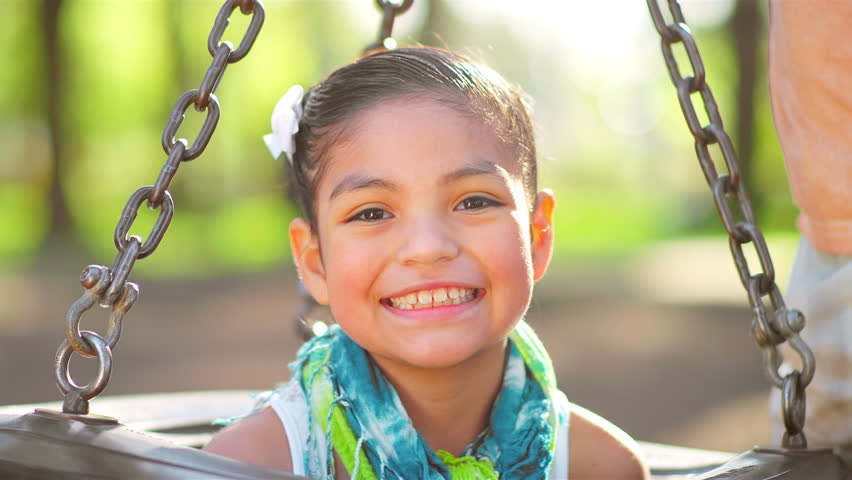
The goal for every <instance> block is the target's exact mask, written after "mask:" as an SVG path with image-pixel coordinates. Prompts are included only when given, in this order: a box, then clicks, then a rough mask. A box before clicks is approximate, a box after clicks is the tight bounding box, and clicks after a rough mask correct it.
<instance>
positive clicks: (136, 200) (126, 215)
mask: <svg viewBox="0 0 852 480" xmlns="http://www.w3.org/2000/svg"><path fill="white" fill-rule="evenodd" d="M237 7H239V8H240V11H241V12H242V13H243V14H245V15H251V16H252V19H251V22H250V23H249V26H248V28H247V30H246V32H245V34H244V35H243V38H242V40H241V42H240V44H239V46H238V47H237V48H236V49H234V48H233V45H232V44H231V43H230V42H223V41H222V35H223V34H224V32H225V29H226V28H227V26H228V23H229V22H230V17H231V14H232V13H233V11H234V10H235V9H236V8H237ZM264 17H265V13H264V9H263V3H262V2H261V0H227V1H226V2H225V3H224V5H222V8H221V9H220V10H219V13H218V14H217V15H216V20H215V22H214V24H213V29H212V30H211V31H210V35H209V37H208V39H207V48H208V50H209V51H210V55H212V56H213V62H212V63H211V65H210V67H209V68H208V69H207V73H206V74H205V75H204V79H203V80H202V82H201V86H200V87H199V88H198V89H195V90H190V91H188V92H186V93H184V94H183V95H181V96H180V98H178V101H177V103H176V104H175V106H174V108H172V111H171V114H170V115H169V121H168V123H167V124H166V127H165V129H164V130H163V137H162V144H163V150H165V151H166V154H167V155H168V160H167V161H166V164H165V166H163V168H162V169H161V171H160V175H159V177H158V178H157V182H156V183H155V184H154V185H147V186H144V187H141V188H139V189H138V190H136V192H134V193H133V195H131V196H130V199H129V200H128V201H127V204H126V205H125V207H124V210H123V211H122V213H121V217H120V219H119V221H118V224H117V225H116V227H115V236H114V240H115V246H116V248H117V249H118V255H116V257H115V261H114V262H113V264H112V266H110V267H109V268H107V267H106V266H103V265H89V266H88V267H86V268H85V269H84V270H83V273H82V274H81V276H80V283H82V285H83V288H84V289H85V292H84V293H83V295H82V296H81V297H80V298H79V299H78V300H77V301H76V302H74V304H73V305H71V308H70V309H69V310H68V314H67V316H66V319H65V336H66V339H65V340H64V341H63V342H62V345H60V347H59V350H58V351H57V352H56V361H55V374H56V384H57V386H58V387H59V390H60V391H61V392H62V393H63V394H64V395H65V401H64V402H63V405H62V411H63V412H64V413H65V414H71V415H86V414H88V413H89V400H90V399H92V398H94V397H96V396H97V395H99V394H100V393H101V392H102V391H103V390H104V388H106V384H107V382H108V381H109V377H110V373H111V371H112V350H113V349H114V348H115V346H116V344H117V343H118V339H119V337H120V336H121V321H122V320H123V319H124V315H125V314H126V313H127V311H128V310H130V308H131V307H132V306H133V304H134V303H135V302H136V299H137V298H138V296H139V287H138V286H137V285H136V284H134V283H131V282H128V281H127V278H128V277H129V276H130V271H131V270H132V269H133V265H134V263H136V260H139V259H142V258H145V257H147V256H149V255H151V254H152V253H154V250H156V249H157V246H158V245H159V244H160V241H161V240H162V239H163V235H164V234H165V233H166V229H168V227H169V223H171V221H172V217H173V216H174V201H173V200H172V196H171V194H170V193H169V191H168V188H169V185H170V184H171V181H172V179H173V178H174V176H175V173H177V169H178V167H179V166H180V164H181V163H182V162H188V161H190V160H193V159H195V158H198V156H199V155H201V153H202V152H204V149H205V148H206V147H207V144H208V143H209V142H210V138H211V137H212V135H213V132H214V131H215V129H216V124H217V123H218V122H219V100H218V99H217V98H216V95H214V92H215V91H216V87H217V86H218V85H219V81H220V80H221V79H222V75H223V74H224V73H225V67H227V65H228V64H229V63H234V62H237V61H239V60H240V59H242V58H243V57H245V55H246V54H247V53H248V51H249V49H251V46H252V45H253V44H254V41H255V39H256V38H257V35H258V32H260V28H261V26H262V25H263V20H264ZM190 105H194V106H195V110H197V111H198V112H204V111H206V112H207V116H206V117H205V119H204V123H203V125H202V127H201V130H200V132H199V133H198V136H197V137H196V138H195V140H194V141H193V142H192V146H191V147H189V145H190V142H189V141H187V140H186V139H183V138H179V139H175V138H174V137H175V135H176V134H177V131H178V128H180V125H181V123H182V122H183V119H184V115H185V114H186V111H187V110H188V109H189V106H190ZM146 201H147V202H148V207H149V208H151V209H159V210H160V213H159V216H158V217H157V221H156V222H155V223H154V226H153V228H152V229H151V232H150V233H149V234H148V236H147V237H146V239H145V240H144V241H143V240H142V238H141V237H139V236H137V235H129V234H130V230H131V227H132V226H133V222H134V220H135V219H136V215H137V213H138V210H139V208H140V207H141V206H142V204H143V203H145V202H146ZM95 304H98V305H100V306H101V307H104V308H109V309H111V314H110V317H109V323H108V327H107V333H106V340H104V337H102V336H101V335H99V334H98V333H96V332H93V331H91V330H80V320H81V318H82V316H83V314H84V313H85V312H86V311H87V310H89V309H90V308H92V307H93V306H94V305H95ZM75 352H76V353H78V354H80V355H82V356H84V357H89V358H92V357H94V358H95V359H97V362H98V373H97V376H96V377H95V379H94V380H92V382H91V383H89V384H87V385H84V386H78V385H77V384H76V383H75V382H74V380H73V379H72V378H71V375H70V373H69V363H70V361H71V356H72V354H73V353H75Z"/></svg>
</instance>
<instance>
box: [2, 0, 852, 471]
mask: <svg viewBox="0 0 852 480" xmlns="http://www.w3.org/2000/svg"><path fill="white" fill-rule="evenodd" d="M376 3H377V4H378V6H379V8H380V9H381V10H382V11H383V13H384V15H383V20H382V26H381V29H380V33H379V38H378V41H377V42H375V43H373V44H370V45H369V46H368V47H367V49H366V50H367V51H369V50H373V49H376V48H383V47H388V48H392V45H394V42H393V41H392V40H393V39H392V37H391V32H392V28H393V22H394V18H395V16H396V15H397V14H399V13H402V12H404V11H405V10H407V9H408V8H409V7H410V6H411V4H412V3H413V0H404V1H402V2H396V3H395V2H393V1H391V0H376ZM669 5H670V7H671V9H672V15H673V17H674V19H675V23H674V24H671V25H667V24H665V22H664V21H663V17H662V14H661V12H660V10H659V7H658V6H657V3H656V1H655V0H648V6H649V9H650V11H651V15H652V18H653V20H654V23H655V25H656V26H657V30H658V32H659V33H660V35H661V38H662V43H663V52H664V56H665V58H666V62H667V64H668V65H669V69H670V72H671V73H672V79H673V81H674V82H675V85H676V86H678V94H679V95H678V96H679V98H680V99H681V106H682V108H683V109H684V115H685V116H686V119H687V123H688V125H689V126H690V130H691V131H692V132H693V135H695V137H696V142H697V143H699V142H703V143H702V145H703V147H704V151H706V146H707V144H709V143H714V141H718V142H719V143H720V144H722V147H723V148H722V151H723V153H724V154H725V162H726V165H727V166H728V171H729V172H730V178H729V176H728V175H716V174H715V167H714V166H713V164H712V160H711V159H710V158H709V154H707V155H706V156H705V157H704V158H700V160H701V163H702V167H703V168H705V174H706V175H708V177H707V178H708V181H710V183H711V186H712V187H713V191H714V196H715V198H716V201H717V205H718V206H719V209H720V213H721V216H722V220H723V223H724V224H725V227H726V229H728V232H729V234H730V235H731V246H732V251H733V252H734V258H735V260H736V263H737V266H738V267H739V268H740V272H741V277H742V280H743V283H744V284H745V285H746V288H747V290H748V292H749V297H750V300H751V301H752V305H753V306H754V307H755V311H756V312H758V314H757V315H758V317H757V318H756V320H755V327H754V328H753V331H754V335H755V339H756V341H757V342H758V345H759V346H760V347H761V348H762V349H763V351H764V354H765V358H766V359H767V366H768V368H770V372H769V373H770V377H771V378H773V381H774V383H775V384H776V386H778V387H779V388H782V389H783V390H784V393H785V395H784V396H783V397H784V399H785V400H784V401H785V403H784V407H785V408H784V412H785V415H786V420H787V424H788V433H787V435H785V444H784V446H783V447H781V448H755V449H753V450H751V451H749V452H746V453H744V454H742V455H739V456H737V457H735V458H732V457H733V454H729V453H724V452H710V451H704V450H696V449H688V448H681V447H673V446H667V445H658V444H651V443H641V446H642V448H643V449H644V451H645V453H646V455H647V457H648V460H649V465H650V466H651V473H652V476H653V478H656V479H669V480H674V479H683V478H694V479H706V480H710V479H714V478H726V479H730V478H737V479H743V480H746V479H748V480H750V479H755V480H757V479H768V478H784V479H829V480H830V479H846V478H850V473H849V471H848V469H847V467H846V466H845V465H844V464H843V463H842V462H841V461H840V459H839V457H836V456H835V455H833V454H832V452H831V451H830V450H809V449H807V448H806V441H805V439H804V435H803V434H802V427H803V424H804V388H805V386H806V385H807V383H808V382H809V381H810V378H812V376H813V360H812V355H811V356H810V357H809V356H808V355H809V353H810V351H809V349H808V348H807V346H806V345H804V342H802V341H801V339H800V338H798V331H799V330H801V327H802V326H803V319H801V318H800V316H798V315H797V314H796V313H795V312H794V311H790V313H789V314H788V311H787V309H786V308H785V307H784V306H783V300H782V299H781V297H780V293H778V291H777V287H776V286H775V284H774V280H773V279H772V277H773V276H774V274H771V272H772V267H771V260H770V259H769V255H768V251H766V248H765V242H763V240H762V234H760V231H759V230H758V229H757V227H756V226H754V223H753V215H751V207H750V204H748V200H747V198H746V196H745V193H744V191H742V184H741V182H739V181H738V178H739V177H738V170H737V167H736V160H735V156H734V154H733V148H732V147H730V146H729V145H730V140H729V139H727V135H726V134H725V133H724V130H723V129H722V128H721V119H719V120H718V121H716V119H717V118H718V109H717V108H716V106H715V102H714V101H712V96H711V94H710V93H709V87H707V85H706V82H704V70H703V65H702V64H701V60H700V56H698V51H697V48H696V47H695V43H694V40H692V37H691V35H690V34H689V31H688V28H687V27H686V26H685V24H684V23H683V17H682V14H681V13H680V8H679V6H678V5H677V2H676V1H675V0H669ZM237 7H239V8H240V10H241V12H242V13H243V14H246V15H252V19H251V23H250V25H249V27H248V29H247V31H246V33H245V35H244V38H243V40H242V42H241V43H240V45H239V46H238V47H237V48H236V49H233V48H232V46H231V45H230V44H229V43H228V42H221V38H222V35H223V33H224V30H225V28H226V27H227V25H228V19H229V16H230V15H231V13H232V12H233V11H234V10H235V9H236V8H237ZM263 19H264V9H263V4H262V3H261V1H260V0H226V1H225V3H224V5H223V6H222V8H221V10H220V11H219V13H218V15H217V17H216V21H215V23H214V26H213V29H212V30H211V32H210V36H209V37H208V50H209V51H210V54H211V56H212V57H213V61H212V63H211V65H210V67H209V69H208V70H207V73H206V74H205V76H204V79H203V81H202V83H201V86H200V87H199V88H198V89H196V90H190V91H189V92H187V93H185V94H184V95H182V96H181V97H180V98H179V99H178V101H177V104H176V105H175V107H174V108H173V110H172V113H171V116H170V120H169V122H168V124H167V126H166V128H165V130H164V132H163V138H162V143H163V148H164V150H165V151H166V154H167V155H168V160H167V162H166V164H165V165H164V166H163V168H162V170H161V172H160V175H159V177H158V179H157V181H156V183H155V184H154V185H152V186H146V187H142V188H140V189H139V190H137V192H136V193H134V194H133V195H132V196H131V198H130V200H129V201H128V203H127V206H126V207H125V209H124V211H123V213H122V216H121V219H120V221H119V223H118V225H117V227H116V232H115V243H116V246H117V248H118V250H119V253H118V255H117V257H116V259H115V262H114V264H113V265H112V266H111V267H105V266H100V265H93V266H89V267H87V268H86V269H85V270H84V272H83V274H82V276H81V283H82V284H83V287H84V289H85V293H84V294H83V296H81V298H80V299H79V300H78V301H77V302H75V303H74V304H73V305H72V307H71V308H70V309H69V312H68V315H67V318H66V337H67V339H66V340H65V341H64V342H63V344H62V345H61V346H60V348H59V351H58V352H57V356H56V371H55V374H56V380H57V385H58V386H59V388H60V390H61V391H62V392H63V394H64V395H65V399H64V402H63V405H62V408H61V410H54V409H53V408H55V405H54V404H38V405H35V404H34V405H17V406H7V407H0V478H11V479H18V480H42V479H57V478H58V479H83V478H85V479H126V478H134V479H184V478H199V477H201V478H209V479H252V478H264V479H272V480H274V479H297V478H303V477H297V476H295V475H292V474H287V473H283V472H280V471H275V470H269V469H266V468H263V467H258V466H254V465H250V464H245V463H241V462H238V461H235V460H230V459H227V458H224V457H220V456H217V455H213V454H210V453H206V452H203V451H200V450H198V449H196V448H193V447H200V446H203V445H204V444H205V443H206V442H207V440H209V438H210V436H211V435H212V434H213V433H214V432H215V431H216V430H217V427H215V426H213V424H212V421H213V420H215V419H216V418H227V417H233V416H236V415H239V414H241V413H243V412H245V411H248V410H249V409H250V407H251V403H252V400H251V398H250V396H249V393H250V392H247V391H224V392H190V393H177V394H148V395H133V396H113V397H107V398H103V399H101V400H99V402H98V411H99V413H100V415H94V414H90V413H89V400H91V399H92V398H94V397H95V396H97V395H98V394H100V393H101V392H102V391H103V389H104V387H105V386H106V383H107V381H108V380H109V376H110V371H111V365H112V349H114V347H115V346H116V344H117V342H118V339H119V336H120V332H121V321H122V319H123V317H124V315H125V313H126V312H127V311H128V310H129V309H130V308H131V307H132V305H133V304H134V302H135V301H136V298H137V296H138V288H137V287H136V285H135V284H133V283H130V282H127V281H126V280H127V278H128V276H129V273H130V270H131V269H132V267H133V264H134V263H135V261H136V260H137V259H141V258H144V257H146V256H148V255H150V254H151V253H153V251H154V250H155V249H156V248H157V245H158V243H159V241H160V240H161V239H162V236H163V234H164V233H165V230H166V229H167V228H168V225H169V223H170V221H171V218H172V215H173V209H174V204H173V201H172V198H171V195H170V194H169V192H168V187H169V184H170V182H171V181H172V179H173V178H174V175H175V173H176V172H177V169H178V167H179V166H180V165H181V163H182V162H184V161H187V160H192V159H194V158H196V157H198V156H199V155H200V154H201V153H202V152H203V150H204V149H205V147H206V145H207V143H208V142H209V140H210V137H211V136H212V134H213V131H214V130H215V127H216V123H217V122H218V118H219V107H218V99H217V98H216V96H215V95H214V91H215V89H216V87H217V86H218V83H219V81H220V79H221V77H222V75H223V73H224V70H225V68H226V67H227V65H228V64H229V63H234V62H236V61H238V60H240V59H241V58H243V57H244V56H245V55H246V54H247V53H248V51H249V49H250V48H251V45H252V44H253V42H254V40H255V38H256V37H257V34H258V32H259V30H260V27H261V25H262V23H263ZM678 42H683V43H684V45H685V46H686V48H687V52H688V53H689V56H690V63H691V65H692V67H693V70H694V72H695V75H694V78H693V77H692V76H690V77H681V76H680V73H679V70H678V66H677V64H676V62H675V61H674V56H673V55H672V53H671V46H672V45H673V44H675V43H678ZM682 91H683V92H686V93H682ZM693 92H700V93H701V95H702V97H703V98H704V100H705V108H706V109H708V114H710V112H711V111H712V112H713V115H710V118H711V120H713V123H711V125H710V126H708V127H702V126H700V125H698V120H697V116H695V115H694V113H695V111H694V107H693V106H692V103H691V101H689V100H688V98H689V94H690V93H693ZM708 99H709V100H708ZM190 105H195V107H196V109H197V110H198V111H206V112H207V117H206V118H205V120H204V125H203V126H202V128H201V131H200V132H199V135H198V137H197V138H196V140H195V141H194V142H192V146H191V147H190V146H189V142H187V141H186V140H184V139H178V140H175V138H174V136H175V134H176V132H177V130H178V127H179V126H180V124H181V122H182V120H183V116H184V113H185V112H186V110H187V109H188V108H189V106H190ZM710 135H712V137H711V136H710ZM711 138H712V139H715V140H713V141H711ZM708 171H710V172H712V175H711V174H709V173H707V172H708ZM719 185H721V186H720V187H719ZM717 187H718V188H717ZM731 193H733V194H734V195H735V196H736V199H737V200H738V201H739V205H740V208H741V212H742V213H743V216H744V217H745V219H746V222H736V221H734V218H735V217H734V214H733V213H732V212H731V211H730V209H729V208H727V209H725V207H727V203H726V202H727V200H726V197H725V195H729V194H731ZM720 198H721V200H720ZM145 201H147V202H148V204H149V206H150V207H151V208H158V209H160V215H159V218H158V220H157V222H156V224H155V225H154V227H153V229H152V232H151V234H150V235H149V237H148V239H147V240H146V241H145V242H144V243H143V242H142V240H141V238H140V237H138V236H135V235H133V236H129V237H128V234H129V231H130V227H131V225H132V224H133V221H134V219H135V217H136V211H137V209H138V208H139V207H140V206H141V205H142V203H144V202H145ZM723 205H724V206H723ZM751 241H753V242H754V243H755V245H756V248H757V249H758V253H759V258H760V262H761V266H762V267H763V270H764V272H766V273H761V274H757V275H752V274H751V273H750V272H749V271H748V266H747V263H746V262H745V257H744V256H743V254H742V248H741V246H742V244H744V243H748V242H751ZM767 278H768V279H769V280H770V281H766V280H767ZM302 293H303V297H304V298H305V300H306V304H305V305H306V306H305V307H303V308H302V310H301V311H300V312H299V313H298V314H297V319H298V320H299V325H300V326H301V327H302V328H303V330H302V332H303V334H305V335H310V334H312V332H315V331H316V330H314V329H312V328H310V327H311V325H309V324H307V323H305V322H304V321H305V320H306V319H307V317H308V314H309V313H310V309H311V307H312V304H311V303H310V297H309V295H307V294H306V292H304V291H303V292H302ZM766 295H769V296H770V299H771V301H772V306H773V307H774V311H776V312H781V315H776V316H775V317H774V318H769V316H768V315H767V314H766V308H765V307H764V305H763V302H762V300H761V298H762V297H764V296H766ZM95 304H99V305H101V306H104V307H107V308H111V315H110V322H109V330H108V332H107V335H106V339H104V338H103V337H101V336H100V335H99V334H97V333H95V332H92V331H89V330H82V331H81V330H80V319H81V316H82V315H83V313H85V312H86V311H87V310H88V309H90V308H91V307H92V306H94V305H95ZM760 312H762V313H760ZM784 341H789V342H790V343H791V344H792V345H793V347H794V349H796V350H797V352H799V353H800V355H802V358H803V360H804V363H805V368H803V371H802V372H794V373H793V374H791V375H788V376H786V377H781V376H780V374H779V373H778V371H777V365H778V363H779V362H778V361H779V358H780V357H779V354H778V351H777V348H776V347H777V345H778V344H780V343H782V342H784ZM75 352H76V353H78V354H80V355H83V356H86V357H94V358H96V359H97V361H98V365H99V368H98V374H97V376H96V378H95V380H93V381H92V382H91V383H90V384H88V385H85V386H82V387H80V386H78V385H77V384H75V383H74V381H73V380H72V379H71V377H70V375H69V361H70V357H71V355H72V354H73V353H75ZM118 418H121V419H122V420H123V422H124V423H123V424H120V423H119V422H118V420H117V419H118ZM695 475H699V476H697V477H696V476H695Z"/></svg>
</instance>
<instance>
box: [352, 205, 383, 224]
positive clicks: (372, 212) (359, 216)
mask: <svg viewBox="0 0 852 480" xmlns="http://www.w3.org/2000/svg"><path fill="white" fill-rule="evenodd" d="M390 217H391V215H390V213H388V212H387V211H385V210H383V209H381V208H366V209H364V210H361V211H360V212H358V213H356V214H355V215H353V216H352V217H350V218H349V220H348V221H350V222H359V221H360V222H376V221H379V220H385V219H388V218H390Z"/></svg>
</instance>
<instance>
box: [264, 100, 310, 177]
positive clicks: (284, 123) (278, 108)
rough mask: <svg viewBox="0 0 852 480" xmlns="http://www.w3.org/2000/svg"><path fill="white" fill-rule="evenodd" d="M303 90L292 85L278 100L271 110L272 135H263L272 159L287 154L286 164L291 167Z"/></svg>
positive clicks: (301, 111)
mask: <svg viewBox="0 0 852 480" xmlns="http://www.w3.org/2000/svg"><path fill="white" fill-rule="evenodd" d="M304 94H305V89H304V88H302V86H301V85H293V86H292V87H290V89H289V90H287V93H285V94H284V96H283V97H281V100H278V103H276V104H275V108H274V109H273V110H272V119H271V123H272V133H270V134H267V135H264V136H263V141H264V142H265V143H266V147H267V148H268V149H269V153H271V154H272V156H273V158H276V159H277V158H278V157H279V156H280V155H281V154H282V153H286V154H287V162H288V163H289V164H290V166H291V167H292V166H293V154H294V153H295V152H296V140H295V135H296V133H297V132H298V131H299V122H300V121H301V120H302V113H303V110H302V97H303V96H304Z"/></svg>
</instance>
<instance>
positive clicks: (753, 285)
mask: <svg viewBox="0 0 852 480" xmlns="http://www.w3.org/2000/svg"><path fill="white" fill-rule="evenodd" d="M667 3H668V6H669V12H670V14H671V16H672V19H673V20H674V21H673V23H670V24H667V23H666V21H665V19H664V18H663V13H662V11H661V10H660V6H659V3H658V0H647V4H648V10H649V11H650V13H651V18H652V20H653V22H654V26H655V27H656V29H657V33H659V35H660V39H661V45H662V49H663V58H664V59H665V62H666V66H667V67H668V70H669V75H670V76H671V79H672V83H674V85H675V87H676V88H677V98H678V101H679V102H680V108H681V110H682V111H683V116H684V118H685V119H686V124H687V126H688V127H689V131H690V133H692V136H693V137H694V138H695V152H696V154H697V156H698V163H699V164H700V165H701V170H702V171H703V172H704V176H705V178H706V179H707V184H708V185H709V186H710V190H711V191H712V192H713V200H714V201H715V203H716V209H717V210H718V212H719V217H720V218H721V220H722V224H723V225H724V227H725V230H726V231H727V232H728V236H729V243H730V248H731V253H732V254H733V257H734V263H735V265H736V268H737V272H738V273H739V276H740V281H741V282H742V284H743V286H744V287H745V289H746V291H747V292H748V299H749V303H750V304H751V308H752V314H753V320H752V326H751V334H752V338H753V339H754V341H755V343H757V345H758V347H759V348H760V349H761V351H762V353H763V359H764V366H765V368H766V374H767V377H768V378H769V380H770V382H772V384H773V385H774V386H775V387H777V388H779V389H781V390H782V412H783V416H784V424H785V426H786V429H787V432H786V433H785V434H784V438H783V446H784V447H786V448H806V447H807V440H806V439H805V434H804V433H803V429H804V425H805V388H806V387H807V386H808V384H810V383H811V380H813V377H814V368H815V366H814V363H815V362H814V355H813V352H812V351H811V349H810V348H809V347H808V345H807V344H806V343H805V342H804V340H802V338H801V337H800V336H799V332H801V331H802V329H803V328H804V326H805V317H804V315H802V313H801V312H799V311H798V310H793V309H788V308H787V307H786V306H785V304H784V298H783V297H782V296H781V291H780V290H779V289H778V285H777V284H776V283H775V268H774V267H773V265H772V259H771V257H770V256H769V248H768V247H767V246H766V240H765V239H764V238H763V233H762V232H761V231H760V228H758V227H757V224H756V221H755V218H754V211H753V209H752V206H751V202H750V201H749V199H748V195H747V193H746V190H745V186H744V184H743V182H742V178H741V176H740V168H739V164H738V163H737V155H736V152H735V150H734V146H733V143H732V142H731V139H730V137H729V136H728V134H727V132H726V131H725V127H724V126H723V124H722V117H721V115H720V114H719V107H718V105H717V104H716V100H715V99H714V98H713V93H712V92H711V90H710V85H708V84H707V80H706V78H705V70H704V62H703V61H702V60H701V55H700V54H699V52H698V46H697V45H696V44H695V39H694V37H693V36H692V33H691V31H690V30H689V27H688V26H686V23H685V21H684V18H683V12H682V11H681V8H680V5H679V4H678V2H677V0H667ZM676 44H683V47H684V49H685V50H686V55H687V58H688V59H689V64H690V68H691V70H692V71H691V72H690V73H689V74H688V75H685V76H684V75H683V74H682V73H681V69H680V65H679V64H678V63H677V60H676V59H675V55H674V51H673V47H674V46H675V45H676ZM694 93H697V94H699V95H700V97H701V104H702V106H703V107H704V111H705V112H706V113H707V118H708V119H709V122H710V123H709V124H707V125H702V124H701V121H700V120H699V119H698V114H697V113H696V108H695V104H694V103H693V96H692V94H694ZM713 144H718V145H719V150H720V151H721V153H722V160H723V161H724V165H725V169H726V170H727V173H719V172H718V171H717V169H716V165H717V164H716V162H715V161H714V160H713V157H712V155H711V154H710V149H709V146H710V145H713ZM732 203H733V204H734V205H733V207H732V205H731V204H732ZM748 243H751V244H752V245H753V246H754V249H755V251H756V253H757V258H758V262H759V264H760V271H759V272H756V273H753V272H752V271H751V268H750V267H749V264H748V260H747V259H746V256H745V253H744V252H743V245H746V244H748ZM767 298H768V299H769V305H768V306H767V304H766V302H765V299H767ZM785 341H786V342H788V343H789V344H790V346H791V347H792V348H793V350H794V351H795V352H796V353H797V354H798V356H799V358H800V360H801V363H802V370H801V371H799V370H795V369H794V370H793V371H792V372H791V373H788V374H787V375H782V373H781V371H780V370H779V368H780V366H781V363H782V361H783V357H782V355H781V352H780V351H779V349H778V346H779V345H780V344H782V343H784V342H785Z"/></svg>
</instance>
